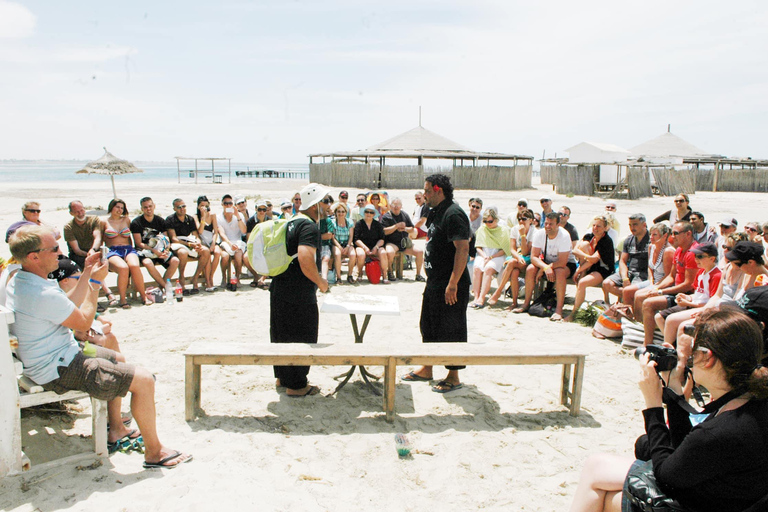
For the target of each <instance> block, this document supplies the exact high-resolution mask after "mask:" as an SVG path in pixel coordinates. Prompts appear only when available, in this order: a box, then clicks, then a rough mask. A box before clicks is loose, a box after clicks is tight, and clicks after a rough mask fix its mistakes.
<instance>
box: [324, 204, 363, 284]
mask: <svg viewBox="0 0 768 512" xmlns="http://www.w3.org/2000/svg"><path fill="white" fill-rule="evenodd" d="M332 211H333V219H330V220H331V222H332V224H333V260H334V268H335V269H336V282H337V283H340V282H341V262H342V260H344V259H345V258H346V259H347V282H348V283H349V284H355V283H356V282H357V280H356V279H355V277H354V275H353V274H354V269H355V261H356V256H357V253H356V252H355V247H354V246H353V245H352V244H351V243H350V241H351V240H353V239H354V235H355V227H354V226H350V225H349V219H348V217H347V206H346V205H345V204H344V203H341V202H339V203H336V204H334V205H333V207H332Z"/></svg>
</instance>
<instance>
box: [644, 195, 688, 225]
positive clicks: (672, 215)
mask: <svg viewBox="0 0 768 512" xmlns="http://www.w3.org/2000/svg"><path fill="white" fill-rule="evenodd" d="M688 203H690V199H689V198H688V194H683V193H680V194H677V195H676V196H675V207H674V208H672V209H671V210H667V211H666V212H664V213H662V214H661V215H659V216H658V217H656V218H655V219H653V223H654V224H656V223H657V222H661V221H663V220H667V221H669V225H670V226H674V225H675V223H676V222H680V221H681V220H685V221H687V220H688V218H689V217H690V216H691V213H693V209H692V208H691V207H690V206H689V205H688Z"/></svg>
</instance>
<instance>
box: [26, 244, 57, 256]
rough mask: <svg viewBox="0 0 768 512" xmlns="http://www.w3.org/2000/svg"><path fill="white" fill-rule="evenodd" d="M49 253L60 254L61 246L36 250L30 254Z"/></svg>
mask: <svg viewBox="0 0 768 512" xmlns="http://www.w3.org/2000/svg"><path fill="white" fill-rule="evenodd" d="M47 251H51V252H59V246H58V245H54V246H53V247H48V248H46V249H35V250H34V251H29V253H30V254H31V253H33V252H47Z"/></svg>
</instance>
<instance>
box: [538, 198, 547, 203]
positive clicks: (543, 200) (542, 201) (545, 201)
mask: <svg viewBox="0 0 768 512" xmlns="http://www.w3.org/2000/svg"><path fill="white" fill-rule="evenodd" d="M539 202H540V203H549V202H550V200H549V199H542V200H541V201H539Z"/></svg>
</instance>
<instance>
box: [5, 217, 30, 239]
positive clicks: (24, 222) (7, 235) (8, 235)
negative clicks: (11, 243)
mask: <svg viewBox="0 0 768 512" xmlns="http://www.w3.org/2000/svg"><path fill="white" fill-rule="evenodd" d="M27 224H29V225H31V226H34V225H35V223H34V222H29V221H28V220H20V221H18V222H14V223H13V224H11V225H10V226H9V227H8V231H6V232H5V243H8V239H9V238H11V235H12V234H14V233H15V232H16V230H17V229H19V228H20V227H21V226H26V225H27Z"/></svg>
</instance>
